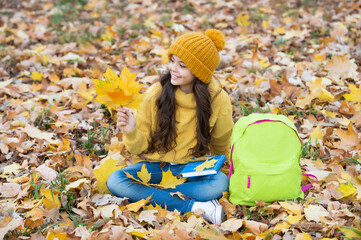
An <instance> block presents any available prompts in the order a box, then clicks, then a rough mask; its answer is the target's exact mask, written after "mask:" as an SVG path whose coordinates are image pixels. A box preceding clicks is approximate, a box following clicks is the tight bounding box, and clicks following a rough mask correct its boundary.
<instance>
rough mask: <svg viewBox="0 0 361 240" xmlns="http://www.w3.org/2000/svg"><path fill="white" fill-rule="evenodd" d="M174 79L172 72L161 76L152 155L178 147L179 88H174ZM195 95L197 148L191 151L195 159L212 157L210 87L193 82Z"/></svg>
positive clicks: (152, 137)
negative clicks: (177, 98)
mask: <svg viewBox="0 0 361 240" xmlns="http://www.w3.org/2000/svg"><path fill="white" fill-rule="evenodd" d="M170 79H171V75H170V73H169V71H166V72H165V73H163V74H162V75H161V76H160V83H161V85H162V87H163V88H162V92H161V94H160V96H159V97H158V99H157V100H156V105H157V107H158V111H157V116H156V117H157V122H158V125H157V127H156V130H155V132H154V133H153V134H152V136H151V141H150V144H149V147H148V152H168V151H170V150H172V149H174V148H175V146H176V145H177V143H176V137H177V133H176V128H175V125H176V119H175V110H176V102H175V91H176V88H177V87H176V86H174V85H172V84H171V81H170ZM193 93H194V96H195V99H196V108H197V129H196V133H197V144H196V146H195V147H194V148H192V149H189V151H190V154H191V155H193V156H195V157H199V156H203V155H205V154H208V153H209V143H210V141H211V134H210V126H209V118H210V116H211V114H212V108H211V95H210V93H209V90H208V85H206V84H204V83H203V82H202V81H200V80H199V79H198V78H196V77H195V79H194V82H193Z"/></svg>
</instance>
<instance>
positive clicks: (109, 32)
mask: <svg viewBox="0 0 361 240" xmlns="http://www.w3.org/2000/svg"><path fill="white" fill-rule="evenodd" d="M116 36H117V33H116V32H115V31H114V30H113V27H112V26H108V27H107V28H106V29H105V33H103V34H102V36H101V38H102V39H103V40H104V41H109V42H111V41H112V40H113V38H115V37H116Z"/></svg>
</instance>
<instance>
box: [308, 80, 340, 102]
mask: <svg viewBox="0 0 361 240" xmlns="http://www.w3.org/2000/svg"><path fill="white" fill-rule="evenodd" d="M308 86H309V88H310V90H311V95H312V96H314V97H317V98H318V99H320V100H326V101H333V100H334V99H335V97H334V96H333V95H332V94H331V93H330V92H329V91H327V90H326V89H325V87H326V84H324V83H323V82H322V78H317V79H316V80H314V81H311V82H309V84H308Z"/></svg>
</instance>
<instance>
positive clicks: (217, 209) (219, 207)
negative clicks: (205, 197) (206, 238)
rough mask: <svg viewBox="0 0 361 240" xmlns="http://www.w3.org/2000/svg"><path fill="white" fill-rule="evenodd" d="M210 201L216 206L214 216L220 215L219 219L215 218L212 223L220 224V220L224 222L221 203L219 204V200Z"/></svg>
mask: <svg viewBox="0 0 361 240" xmlns="http://www.w3.org/2000/svg"><path fill="white" fill-rule="evenodd" d="M212 203H213V204H214V206H215V207H216V216H220V219H218V218H217V219H216V222H214V223H215V224H218V225H221V224H222V222H224V212H223V208H222V205H221V204H219V202H218V201H217V200H212Z"/></svg>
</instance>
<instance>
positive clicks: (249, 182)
mask: <svg viewBox="0 0 361 240" xmlns="http://www.w3.org/2000/svg"><path fill="white" fill-rule="evenodd" d="M247 188H251V176H250V175H248V183H247Z"/></svg>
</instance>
